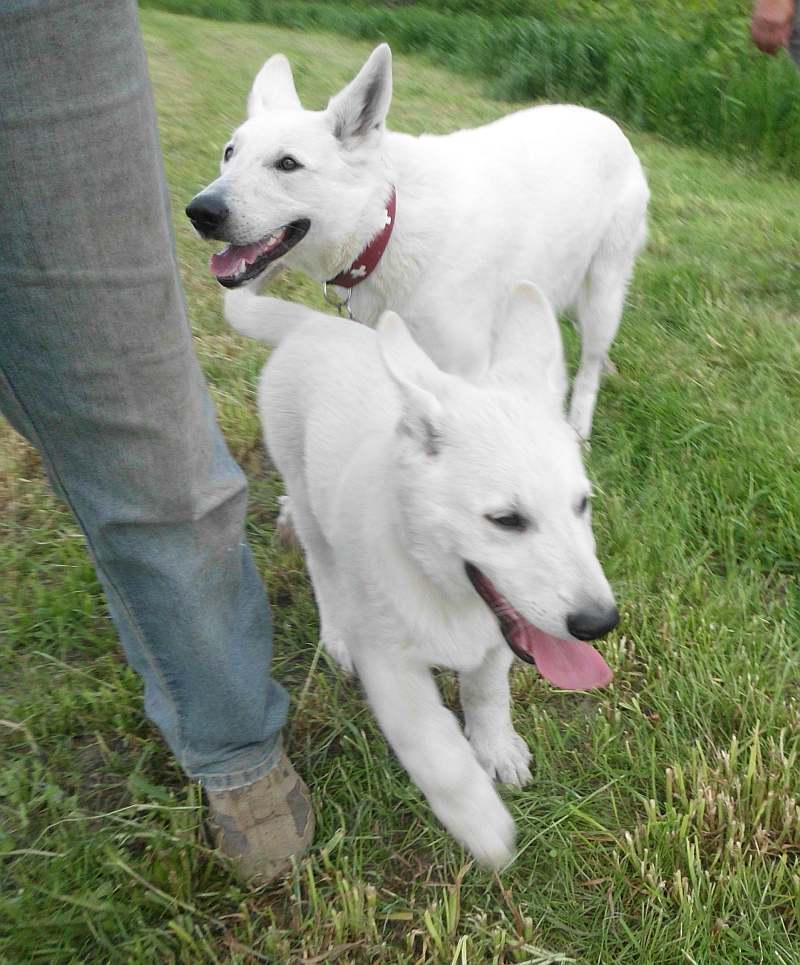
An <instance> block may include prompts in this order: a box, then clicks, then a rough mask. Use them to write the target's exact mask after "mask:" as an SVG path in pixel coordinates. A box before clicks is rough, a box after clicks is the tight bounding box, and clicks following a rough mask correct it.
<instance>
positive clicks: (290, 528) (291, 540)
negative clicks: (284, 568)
mask: <svg viewBox="0 0 800 965" xmlns="http://www.w3.org/2000/svg"><path fill="white" fill-rule="evenodd" d="M275 529H276V531H277V533H278V539H279V540H280V541H281V543H283V545H284V546H286V547H293V548H294V549H300V540H299V539H298V538H297V533H296V532H295V531H294V520H293V519H292V501H291V499H289V497H288V496H278V518H277V520H276V521H275Z"/></svg>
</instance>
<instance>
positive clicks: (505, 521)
mask: <svg viewBox="0 0 800 965" xmlns="http://www.w3.org/2000/svg"><path fill="white" fill-rule="evenodd" d="M486 518H487V519H488V520H489V522H490V523H491V524H492V525H493V526H498V527H499V528H500V529H510V530H514V531H515V532H517V533H524V532H525V530H526V529H528V527H529V526H530V525H531V523H530V520H529V519H526V518H525V517H524V516H523V515H522V514H521V513H498V514H497V515H496V516H487V517H486Z"/></svg>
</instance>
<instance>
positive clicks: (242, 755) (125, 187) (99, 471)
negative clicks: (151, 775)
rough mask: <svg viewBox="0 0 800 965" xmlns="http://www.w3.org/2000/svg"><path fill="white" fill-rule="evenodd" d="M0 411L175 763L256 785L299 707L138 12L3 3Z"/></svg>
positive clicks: (202, 775) (95, 0)
mask: <svg viewBox="0 0 800 965" xmlns="http://www.w3.org/2000/svg"><path fill="white" fill-rule="evenodd" d="M0 210H2V211H3V217H2V218H0V408H2V411H3V412H5V414H6V415H7V416H8V418H9V419H10V421H11V422H12V423H13V424H14V425H15V426H16V427H17V428H18V429H19V430H20V431H21V432H23V433H24V434H25V435H26V436H28V438H29V439H30V440H31V441H32V442H33V443H34V444H35V445H36V446H37V447H38V448H39V449H40V451H41V453H42V456H43V459H44V462H45V465H46V467H47V471H48V473H49V476H50V479H51V481H52V482H53V485H54V486H55V488H56V489H57V491H58V492H59V493H60V495H61V496H62V497H63V498H65V499H66V500H67V502H68V503H69V505H70V507H71V509H72V510H73V512H74V513H75V515H76V517H77V519H78V521H79V523H80V525H81V527H82V529H83V530H84V532H85V534H86V537H87V540H88V543H89V547H90V551H91V553H92V555H93V558H94V561H95V564H96V566H97V570H98V573H99V576H100V580H101V582H102V584H103V586H104V588H105V591H106V594H107V597H108V601H109V606H110V610H111V614H112V617H113V619H114V622H115V624H116V626H117V629H118V631H119V634H120V638H121V640H122V643H123V646H124V648H125V652H126V654H127V656H128V659H129V661H130V663H131V665H132V666H133V667H134V668H135V669H136V670H137V671H138V672H139V673H140V674H141V676H142V677H143V678H144V685H145V708H146V711H147V713H148V715H149V716H150V717H151V719H152V720H153V721H154V722H155V723H156V724H157V726H158V727H159V728H160V729H161V731H162V733H163V734H164V736H165V738H166V740H167V742H168V743H169V745H170V747H171V748H172V750H173V752H174V753H175V755H176V757H177V759H178V761H179V762H180V764H181V766H182V767H183V768H184V770H185V771H186V772H187V774H189V775H190V776H191V777H194V778H198V779H200V780H202V781H203V782H204V783H205V784H206V786H207V787H209V788H211V789H223V788H227V787H236V786H240V785H243V784H247V783H250V782H252V781H254V780H256V779H257V778H258V777H260V776H261V775H262V774H263V773H265V772H266V771H267V770H268V769H269V768H270V767H271V766H272V764H273V763H274V761H275V759H276V757H277V754H278V742H279V737H280V732H281V728H282V726H283V724H284V723H285V719H286V709H287V703H288V699H287V696H286V694H285V692H284V691H283V689H282V688H281V687H280V686H279V685H278V684H277V683H275V681H274V680H272V678H271V677H270V673H269V667H270V660H271V624H270V618H269V609H268V605H267V600H266V596H265V594H264V590H263V587H262V585H261V583H260V580H259V578H258V575H257V572H256V570H255V567H254V564H253V560H252V558H251V555H250V551H249V549H248V547H247V544H246V542H245V538H244V514H245V507H246V485H245V480H244V477H243V475H242V472H241V470H240V469H239V468H238V466H237V465H236V464H235V462H234V461H233V459H232V458H231V456H230V454H229V453H228V450H227V448H226V446H225V442H224V440H223V438H222V436H221V434H220V431H219V428H218V427H217V424H216V421H215V417H214V412H213V408H212V404H211V401H210V398H209V396H208V393H207V390H206V387H205V383H204V381H203V377H202V373H201V371H200V368H199V365H198V363H197V360H196V358H195V356H194V353H193V351H192V344H191V334H190V331H189V327H188V325H187V321H186V316H185V311H184V304H183V298H182V293H181V290H180V283H179V279H178V272H177V264H176V259H175V253H174V247H173V242H172V237H171V231H170V225H169V213H168V207H167V197H166V188H165V182H164V176H163V170H162V166H161V155H160V150H159V145H158V136H157V131H156V124H155V114H154V110H153V104H152V96H151V92H150V88H149V83H148V79H147V68H146V61H145V56H144V50H143V47H142V43H141V38H140V35H139V28H138V19H137V8H136V4H135V3H134V2H132V0H113V2H104V0H75V2H72V0H70V2H65V0H14V2H11V3H9V4H5V5H3V6H2V7H0Z"/></svg>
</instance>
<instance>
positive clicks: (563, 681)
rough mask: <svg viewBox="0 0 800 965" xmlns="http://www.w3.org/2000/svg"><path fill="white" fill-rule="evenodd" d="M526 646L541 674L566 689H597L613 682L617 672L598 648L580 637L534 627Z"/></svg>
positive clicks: (528, 634) (528, 631) (526, 636)
mask: <svg viewBox="0 0 800 965" xmlns="http://www.w3.org/2000/svg"><path fill="white" fill-rule="evenodd" d="M525 649H526V650H527V651H528V652H529V653H530V654H531V655H532V656H533V659H534V660H535V661H536V666H537V667H538V669H539V673H540V674H541V675H542V676H543V677H545V678H546V679H547V680H549V681H550V683H551V684H555V685H556V687H560V688H561V689H562V690H594V688H595V687H605V686H606V684H609V683H610V682H611V678H612V677H613V676H614V672H613V671H612V669H611V667H609V665H608V664H607V663H606V662H605V660H603V658H602V657H601V656H600V654H599V653H598V652H597V651H596V650H595V648H594V647H592V646H590V645H589V644H588V643H582V642H581V641H580V640H559V639H557V638H556V637H551V636H550V635H549V634H547V633H543V632H542V631H541V630H537V629H535V628H534V627H530V628H529V629H528V630H527V632H526V633H525Z"/></svg>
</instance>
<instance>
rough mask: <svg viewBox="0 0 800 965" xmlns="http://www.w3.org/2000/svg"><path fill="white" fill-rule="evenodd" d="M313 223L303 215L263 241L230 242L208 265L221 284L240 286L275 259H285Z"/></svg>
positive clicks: (227, 286) (228, 286) (232, 286)
mask: <svg viewBox="0 0 800 965" xmlns="http://www.w3.org/2000/svg"><path fill="white" fill-rule="evenodd" d="M310 226H311V222H310V221H309V220H308V218H300V220H299V221H293V222H292V223H291V224H287V225H284V226H283V227H282V228H279V229H278V230H277V231H275V232H273V233H272V234H269V235H267V236H266V237H265V238H262V239H261V241H254V242H253V243H252V244H249V245H228V247H227V248H226V249H225V250H224V251H220V252H219V253H218V254H216V255H212V256H211V260H210V262H209V265H208V266H209V268H210V269H211V274H212V275H213V276H214V277H215V278H216V279H217V281H218V282H219V283H220V285H224V286H225V287H226V288H236V286H237V285H241V284H242V282H245V281H250V279H251V278H256V277H257V276H258V275H260V274H261V272H262V271H264V269H265V268H266V267H267V266H268V265H271V264H272V262H274V261H277V260H278V259H279V258H283V256H284V255H285V254H286V252H287V251H289V250H290V249H291V248H294V246H295V245H296V244H297V243H298V242H300V241H302V240H303V238H305V236H306V232H307V231H308V229H309V227H310Z"/></svg>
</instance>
